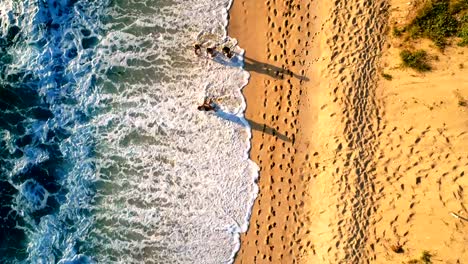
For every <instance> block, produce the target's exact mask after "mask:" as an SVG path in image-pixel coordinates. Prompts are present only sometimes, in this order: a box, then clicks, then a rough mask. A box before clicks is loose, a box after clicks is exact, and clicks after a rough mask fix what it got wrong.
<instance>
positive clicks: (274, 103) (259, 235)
mask: <svg viewBox="0 0 468 264" xmlns="http://www.w3.org/2000/svg"><path fill="white" fill-rule="evenodd" d="M266 5H267V9H268V13H269V15H268V17H267V20H268V24H269V30H268V31H267V32H266V37H267V39H268V44H267V46H266V53H267V59H268V64H271V65H274V66H276V67H278V68H281V70H270V72H269V74H268V75H269V76H270V77H269V78H266V79H265V83H264V88H263V89H264V90H265V92H264V97H263V102H262V103H263V107H264V109H263V113H261V116H262V117H263V120H262V121H263V123H264V124H266V125H267V126H269V127H272V128H274V129H275V130H276V131H277V133H281V134H283V135H285V136H286V137H287V138H288V139H289V142H288V141H282V140H281V139H280V138H279V137H277V136H273V137H271V136H270V135H268V134H266V133H264V134H263V138H264V143H263V144H261V145H260V146H259V147H258V148H259V149H258V153H260V154H261V155H259V156H257V157H256V161H257V163H258V164H259V166H260V168H261V175H260V181H259V185H260V194H259V197H258V198H257V201H256V206H254V211H253V213H252V220H253V221H251V226H250V228H249V231H248V233H247V235H246V236H247V238H246V240H247V241H252V243H251V244H248V245H247V247H252V248H254V249H255V251H256V255H248V256H247V255H244V252H245V250H246V248H245V247H244V248H241V250H240V252H239V253H238V254H239V255H243V256H241V257H239V258H238V259H241V260H242V261H243V263H297V260H298V256H301V255H302V254H303V253H304V252H305V250H306V249H308V248H310V247H312V242H311V241H310V240H306V239H305V237H306V235H307V234H308V233H309V232H310V231H309V230H307V227H306V226H305V223H306V222H307V221H309V219H306V218H305V215H304V214H303V213H302V210H301V209H302V208H303V206H304V200H305V196H306V193H305V192H304V191H302V190H303V188H297V187H298V186H297V184H304V185H305V184H307V182H308V181H309V180H310V178H305V177H304V176H299V173H298V172H297V171H296V168H297V167H298V166H297V165H296V164H295V160H294V155H295V154H296V153H297V150H296V149H295V147H294V146H295V143H296V137H297V134H298V131H299V127H298V115H299V106H300V104H301V100H300V99H301V95H303V93H304V92H305V91H304V90H303V89H304V87H303V85H302V84H303V82H304V78H305V76H304V74H305V67H307V61H306V60H305V59H303V58H304V57H303V56H301V57H299V55H303V54H305V55H306V56H307V55H308V53H309V51H308V50H307V46H308V45H309V44H310V43H309V41H311V38H312V36H311V33H310V31H309V27H310V26H311V25H310V23H307V24H306V26H305V27H302V26H301V25H302V24H303V23H302V21H304V19H308V18H309V16H310V14H309V12H308V10H309V9H310V3H307V2H306V1H292V0H287V1H280V0H268V1H266ZM280 6H284V7H286V8H278V7H280ZM278 10H283V11H282V12H279V11H278ZM292 33H294V34H292ZM274 51H277V52H274ZM302 53H303V54H302ZM300 58H302V59H300ZM272 107H273V108H275V111H273V112H274V113H275V114H271V113H269V112H268V111H267V108H272ZM278 143H279V144H278ZM253 147H255V146H253ZM262 157H267V160H263V159H262ZM263 204H268V205H269V210H267V211H262V210H261V209H259V208H260V205H263ZM265 227H267V228H265Z"/></svg>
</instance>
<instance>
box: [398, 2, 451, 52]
mask: <svg viewBox="0 0 468 264" xmlns="http://www.w3.org/2000/svg"><path fill="white" fill-rule="evenodd" d="M458 24H459V22H458V21H457V20H456V19H455V17H454V16H453V15H452V14H451V13H450V3H449V0H432V1H429V2H428V3H426V5H424V7H423V8H422V9H421V10H420V11H419V12H418V14H417V16H416V18H415V19H414V20H413V21H412V22H411V24H410V25H408V29H407V31H408V32H409V34H410V37H412V38H419V37H425V38H428V39H431V40H432V41H434V43H435V44H436V46H437V47H439V48H441V49H443V48H444V47H445V45H446V38H448V37H451V36H454V35H456V33H457V32H458Z"/></svg>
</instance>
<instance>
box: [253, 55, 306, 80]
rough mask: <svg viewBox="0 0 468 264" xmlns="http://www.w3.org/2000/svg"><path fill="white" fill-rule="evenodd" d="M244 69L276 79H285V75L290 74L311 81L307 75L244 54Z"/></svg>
mask: <svg viewBox="0 0 468 264" xmlns="http://www.w3.org/2000/svg"><path fill="white" fill-rule="evenodd" d="M244 70H246V71H253V72H257V73H260V74H265V75H268V76H270V77H272V78H275V79H283V78H284V76H285V75H289V76H290V77H294V78H297V79H299V80H301V81H306V82H307V81H309V78H307V76H302V75H299V74H296V73H294V72H292V71H290V70H288V69H283V68H280V67H277V66H274V65H272V64H268V63H264V62H260V61H257V60H254V59H252V58H249V57H246V56H244Z"/></svg>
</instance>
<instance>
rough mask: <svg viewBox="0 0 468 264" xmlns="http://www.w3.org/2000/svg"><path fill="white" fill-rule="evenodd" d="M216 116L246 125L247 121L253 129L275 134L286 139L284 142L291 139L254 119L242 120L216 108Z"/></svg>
mask: <svg viewBox="0 0 468 264" xmlns="http://www.w3.org/2000/svg"><path fill="white" fill-rule="evenodd" d="M216 116H218V117H220V118H222V119H224V120H228V121H231V122H233V123H236V124H239V125H241V126H245V127H246V126H247V124H246V122H248V124H249V125H250V127H251V128H252V129H253V130H257V131H261V132H263V133H266V134H269V135H272V136H275V137H277V138H279V139H281V140H283V141H286V142H291V139H289V138H288V137H287V136H286V135H284V134H281V133H279V132H278V131H277V130H276V129H274V128H272V127H270V126H267V125H265V124H260V123H257V122H255V121H252V120H250V119H247V118H246V119H245V120H246V121H244V120H242V119H241V118H240V117H238V116H236V115H233V114H230V113H226V112H224V111H222V110H218V111H217V112H216Z"/></svg>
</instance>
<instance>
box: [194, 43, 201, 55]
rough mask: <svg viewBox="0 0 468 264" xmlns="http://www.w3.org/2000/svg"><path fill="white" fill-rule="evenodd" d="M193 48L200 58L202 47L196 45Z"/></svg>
mask: <svg viewBox="0 0 468 264" xmlns="http://www.w3.org/2000/svg"><path fill="white" fill-rule="evenodd" d="M193 48H194V50H195V54H196V55H197V56H200V55H201V45H200V44H195V45H194V46H193Z"/></svg>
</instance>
